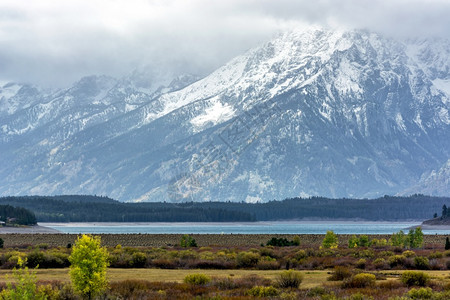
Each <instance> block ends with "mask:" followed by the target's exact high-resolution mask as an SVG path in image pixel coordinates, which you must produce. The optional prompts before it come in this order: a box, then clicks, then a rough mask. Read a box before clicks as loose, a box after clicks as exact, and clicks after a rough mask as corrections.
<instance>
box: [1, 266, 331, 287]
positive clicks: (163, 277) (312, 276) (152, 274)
mask: <svg viewBox="0 0 450 300" xmlns="http://www.w3.org/2000/svg"><path fill="white" fill-rule="evenodd" d="M280 272H282V270H273V271H272V270H270V271H266V270H195V269H194V270H165V269H108V272H107V276H108V280H109V281H123V280H128V279H139V280H147V281H153V282H155V281H161V282H182V281H183V279H184V277H186V276H187V275H189V274H193V273H202V274H206V275H208V276H211V277H229V276H231V277H233V278H240V277H244V276H249V275H258V276H261V277H265V278H269V279H273V280H274V279H275V278H276V277H277V275H278V274H280ZM300 272H301V273H303V274H304V280H303V282H302V287H304V288H311V287H315V286H318V285H322V284H323V283H325V282H327V277H328V276H329V274H328V271H300ZM6 275H8V276H9V277H11V275H12V271H11V270H0V282H7V281H10V280H11V278H9V279H6ZM36 275H37V279H38V280H43V281H51V280H60V281H69V280H70V279H69V269H67V268H66V269H38V270H36Z"/></svg>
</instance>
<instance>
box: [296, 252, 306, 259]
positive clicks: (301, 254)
mask: <svg viewBox="0 0 450 300" xmlns="http://www.w3.org/2000/svg"><path fill="white" fill-rule="evenodd" d="M294 257H295V259H297V260H301V259H304V258H307V257H308V254H307V253H306V251H305V250H298V251H297V252H296V253H295V255H294Z"/></svg>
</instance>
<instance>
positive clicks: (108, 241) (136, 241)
mask: <svg viewBox="0 0 450 300" xmlns="http://www.w3.org/2000/svg"><path fill="white" fill-rule="evenodd" d="M77 236H78V235H76V234H47V233H42V234H0V238H2V239H3V240H4V243H5V244H4V245H5V247H21V246H24V245H39V244H47V245H49V246H52V247H57V246H62V247H65V246H66V245H67V244H69V243H71V244H73V243H74V241H75V240H76V238H77ZM98 236H100V237H101V239H102V244H103V245H105V246H109V247H114V246H116V245H117V244H120V245H122V246H130V247H166V246H167V247H171V246H174V245H177V244H178V243H179V242H180V239H181V237H182V234H99V235H98ZM191 236H192V237H193V238H194V239H195V240H196V241H197V244H198V246H199V247H202V246H212V245H214V246H226V247H241V246H249V247H256V246H260V245H261V244H264V243H266V242H267V241H268V240H269V239H270V238H272V237H276V238H287V239H293V237H294V236H296V235H294V234H191ZM298 236H299V237H300V239H301V241H302V243H303V244H304V245H308V246H310V247H319V246H320V244H321V242H322V239H323V237H324V235H323V234H300V235H298ZM350 237H351V235H349V234H340V235H338V239H339V244H347V243H348V240H349V238H350ZM370 237H371V238H376V239H381V238H384V239H389V237H390V236H389V235H370ZM445 238H446V236H445V235H425V236H424V244H427V245H430V247H433V246H434V245H436V247H439V246H441V245H444V243H445Z"/></svg>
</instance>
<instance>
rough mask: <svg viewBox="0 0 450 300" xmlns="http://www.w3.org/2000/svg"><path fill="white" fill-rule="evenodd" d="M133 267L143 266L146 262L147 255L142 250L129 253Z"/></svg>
mask: <svg viewBox="0 0 450 300" xmlns="http://www.w3.org/2000/svg"><path fill="white" fill-rule="evenodd" d="M131 257H132V259H131V263H132V266H133V268H143V267H144V266H145V263H146V262H147V256H146V255H145V254H144V253H142V252H135V253H133V255H131Z"/></svg>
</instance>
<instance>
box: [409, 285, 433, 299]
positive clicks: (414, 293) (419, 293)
mask: <svg viewBox="0 0 450 300" xmlns="http://www.w3.org/2000/svg"><path fill="white" fill-rule="evenodd" d="M407 295H408V296H409V297H410V298H411V299H431V298H432V297H433V290H432V289H431V288H429V287H427V288H423V287H422V288H419V289H416V288H413V289H411V290H410V291H409V292H408V294H407Z"/></svg>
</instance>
